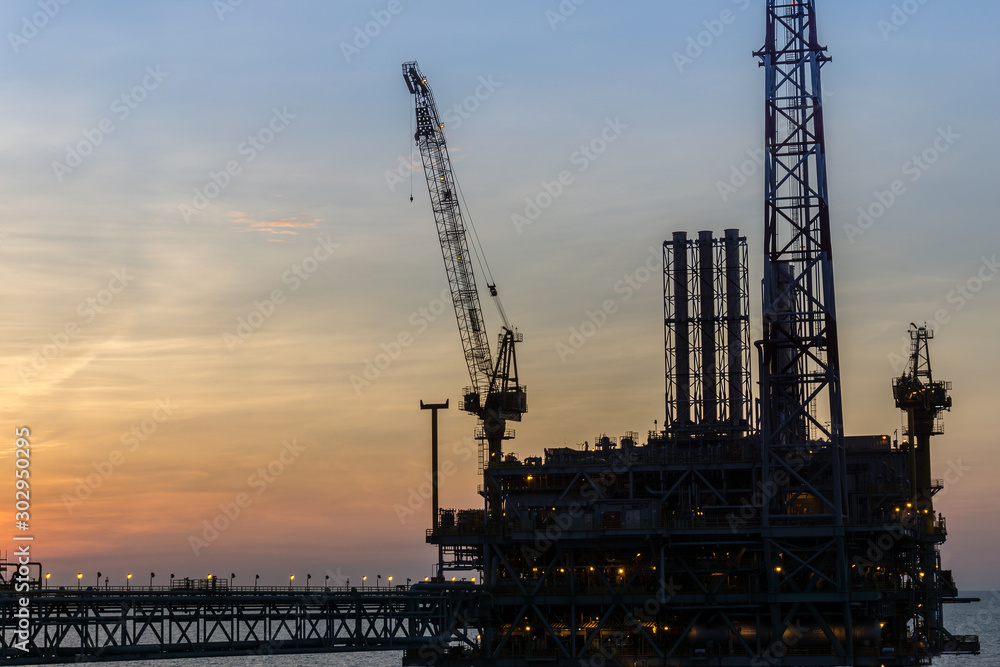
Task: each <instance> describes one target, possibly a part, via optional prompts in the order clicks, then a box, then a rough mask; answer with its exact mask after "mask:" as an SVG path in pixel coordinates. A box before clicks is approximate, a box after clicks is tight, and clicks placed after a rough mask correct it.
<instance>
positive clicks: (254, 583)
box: [253, 574, 260, 590]
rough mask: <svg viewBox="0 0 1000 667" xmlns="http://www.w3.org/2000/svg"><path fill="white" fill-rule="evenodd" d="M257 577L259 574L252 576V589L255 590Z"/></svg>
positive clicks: (258, 577)
mask: <svg viewBox="0 0 1000 667" xmlns="http://www.w3.org/2000/svg"><path fill="white" fill-rule="evenodd" d="M259 579H260V575H259V574H255V575H254V577H253V589H254V590H257V581H258V580H259Z"/></svg>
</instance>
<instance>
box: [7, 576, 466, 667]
mask: <svg viewBox="0 0 1000 667" xmlns="http://www.w3.org/2000/svg"><path fill="white" fill-rule="evenodd" d="M21 597H26V598H27V600H28V605H27V607H26V609H27V610H28V612H27V614H26V615H25V614H24V612H22V611H21V609H22V607H21V605H20V604H19V598H21ZM475 606H476V593H475V592H474V591H473V590H472V589H471V586H469V585H467V584H459V585H457V586H449V585H443V584H429V585H426V586H425V587H424V588H423V589H409V590H391V591H387V590H381V591H359V590H357V589H353V590H337V591H332V590H323V589H319V590H314V591H311V592H309V591H306V592H303V591H295V592H292V591H287V592H281V591H278V592H275V591H269V592H255V591H225V592H219V593H215V592H209V591H134V590H133V591H102V590H84V591H72V590H33V591H31V592H28V593H13V592H10V593H5V594H3V595H0V627H2V633H0V638H2V645H0V661H2V662H3V663H10V664H22V663H31V664H39V663H54V662H79V661H91V660H96V661H106V660H134V659H139V658H143V659H145V658H176V657H201V656H214V655H220V656H221V655H265V656H266V655H272V654H281V653H311V652H324V653H331V652H348V651H378V650H396V651H400V650H407V651H412V652H414V653H415V654H421V653H424V654H426V655H435V654H439V653H441V652H444V651H456V650H457V651H460V650H461V646H462V645H463V644H464V645H466V646H472V645H474V643H475V641H476V636H477V635H478V634H479V632H480V630H479V629H478V628H477V627H475V625H474V622H473V621H472V620H471V619H472V618H473V617H474V615H475V613H477V612H476V611H475ZM19 614H21V615H22V616H19ZM23 616H24V617H26V618H27V622H26V623H24V626H25V627H26V631H25V634H23V635H22V634H19V632H18V627H19V625H18V624H19V621H20V619H21V618H22V617H23Z"/></svg>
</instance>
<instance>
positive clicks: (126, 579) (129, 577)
mask: <svg viewBox="0 0 1000 667" xmlns="http://www.w3.org/2000/svg"><path fill="white" fill-rule="evenodd" d="M131 581H132V573H131V572H129V573H128V574H126V575H125V590H128V589H129V583H131Z"/></svg>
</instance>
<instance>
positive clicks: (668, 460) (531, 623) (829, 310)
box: [403, 0, 979, 667]
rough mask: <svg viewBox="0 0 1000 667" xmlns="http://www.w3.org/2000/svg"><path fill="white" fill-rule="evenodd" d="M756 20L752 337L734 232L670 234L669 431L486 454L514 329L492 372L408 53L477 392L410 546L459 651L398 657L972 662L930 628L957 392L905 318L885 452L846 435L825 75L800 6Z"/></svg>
mask: <svg viewBox="0 0 1000 667" xmlns="http://www.w3.org/2000/svg"><path fill="white" fill-rule="evenodd" d="M766 25H767V32H766V41H765V45H764V47H763V48H762V49H761V50H759V51H758V52H756V53H755V54H754V55H755V57H756V58H758V59H759V63H760V65H761V67H762V68H763V70H764V73H765V91H766V105H765V144H766V165H765V184H764V257H763V259H764V267H763V300H762V311H763V312H762V320H763V336H762V339H761V340H759V341H751V340H750V326H749V312H748V311H749V299H748V279H747V275H748V272H747V264H748V249H747V243H746V239H745V238H744V237H742V236H740V233H739V231H738V230H735V229H729V230H725V232H724V234H723V235H722V236H721V237H718V238H717V237H716V236H715V234H713V233H712V232H706V231H702V232H700V233H698V234H697V237H695V238H688V235H687V233H685V232H676V233H674V234H673V237H672V238H671V239H670V240H668V241H666V242H665V243H664V245H663V292H664V343H665V347H664V352H665V380H666V392H665V395H666V401H665V411H666V419H665V421H664V428H663V430H661V431H651V432H649V433H648V434H646V435H645V442H642V439H641V437H640V435H639V434H638V433H627V434H625V435H624V436H622V437H619V438H611V437H608V436H606V435H603V434H602V435H600V436H598V437H597V438H595V439H594V441H593V446H590V445H589V444H587V445H586V446H582V447H580V448H567V447H555V448H548V449H545V450H544V456H533V457H528V458H525V459H524V460H520V459H518V458H517V457H516V456H515V455H513V454H504V452H503V451H502V445H503V442H504V441H505V440H507V439H509V438H511V437H512V435H513V434H512V433H511V432H509V431H507V430H506V428H505V426H506V423H507V421H508V420H514V421H520V419H521V416H522V415H523V414H524V413H525V412H526V410H527V401H526V398H525V391H524V387H523V385H521V384H520V382H519V380H518V377H517V366H516V362H515V361H514V347H515V343H518V342H520V340H521V339H520V335H519V334H515V333H514V329H513V328H512V327H511V326H510V324H509V323H508V322H507V320H506V317H505V316H504V329H503V334H502V335H501V341H500V342H501V345H500V347H501V351H500V354H499V356H498V358H497V361H496V362H495V363H493V362H492V361H491V356H490V352H489V347H488V342H487V338H486V334H485V333H484V330H483V325H482V315H481V312H480V310H479V303H478V296H477V292H476V288H475V282H474V278H473V277H472V262H471V258H470V253H469V248H468V246H467V242H466V230H465V222H464V218H463V214H462V210H461V205H460V201H461V197H460V196H459V192H458V190H457V186H456V184H455V182H454V175H453V172H452V168H451V163H450V160H449V158H448V152H447V146H446V144H445V139H444V132H443V125H442V124H441V122H440V118H439V116H438V114H437V109H436V107H435V105H434V99H433V95H432V94H431V91H430V87H429V86H428V84H427V79H426V78H425V77H424V76H423V75H422V74H421V73H420V71H419V69H418V68H417V64H416V63H415V62H411V63H406V64H404V65H403V74H404V78H405V79H406V82H407V85H408V87H409V90H410V92H411V93H412V94H413V95H414V100H415V108H416V127H417V132H416V135H415V139H416V142H417V145H418V146H419V147H420V150H421V154H422V156H423V165H424V171H425V175H426V177H427V182H428V187H429V192H430V196H431V204H432V209H433V212H434V215H435V219H436V222H437V226H438V233H439V237H440V240H441V246H442V251H443V256H444V260H445V268H446V273H447V274H448V277H449V281H450V284H451V287H452V296H453V301H454V304H455V310H456V316H457V319H458V323H459V330H460V332H461V334H462V341H463V347H464V351H465V355H466V360H467V361H468V365H469V372H470V377H471V378H472V381H473V387H472V388H470V389H468V390H466V394H465V398H464V401H463V407H464V409H466V410H467V411H469V412H471V413H473V414H474V415H475V416H477V417H478V418H479V419H480V422H481V428H480V430H479V432H478V434H479V436H480V438H481V442H482V455H481V457H480V461H481V468H482V470H481V472H482V475H483V485H482V487H481V488H480V493H481V495H482V496H483V499H484V506H483V507H480V508H475V509H464V510H463V509H459V510H454V509H441V508H439V507H438V504H437V493H436V480H437V470H436V463H435V464H434V465H435V470H434V472H433V475H434V480H435V493H434V507H433V517H432V528H431V530H429V531H428V534H427V541H428V542H429V543H430V544H433V545H436V546H437V549H438V560H439V562H438V579H439V581H440V582H444V581H445V579H446V577H445V576H444V573H445V572H454V571H459V572H460V571H470V572H475V573H477V574H478V575H479V576H480V577H481V579H480V581H481V586H480V591H481V596H480V603H479V605H478V606H477V607H476V609H477V612H476V613H473V614H470V616H469V617H468V618H466V619H464V622H465V623H466V625H467V626H468V627H470V628H473V631H471V632H470V633H468V636H473V635H474V636H476V641H475V642H467V643H466V645H465V646H464V647H462V648H454V647H453V648H445V647H439V650H436V651H431V650H429V649H427V648H423V649H421V650H419V651H411V652H410V653H408V654H407V656H406V658H405V664H410V665H423V664H444V665H496V666H498V667H501V666H504V665H523V664H526V663H527V664H548V665H565V666H567V667H568V666H570V665H573V666H574V667H575V666H577V665H594V666H595V667H599V666H600V665H604V664H606V663H610V664H621V665H643V666H649V667H653V666H663V667H668V666H677V667H681V666H688V665H691V666H693V665H732V666H737V665H745V666H749V665H797V666H806V665H830V666H843V665H875V666H878V665H883V666H884V665H926V664H930V662H931V659H932V658H933V657H934V656H937V655H941V654H943V653H978V650H979V640H978V638H977V637H971V636H955V635H952V634H951V633H949V632H948V631H947V630H946V629H945V627H944V625H943V620H942V607H943V605H944V604H945V603H947V602H968V601H970V600H968V599H963V598H960V597H959V593H958V589H957V587H956V584H955V582H954V581H953V579H952V575H951V572H949V571H946V570H942V569H941V567H940V555H939V547H940V545H941V544H942V543H943V542H944V540H945V538H946V535H947V531H946V528H945V521H944V518H943V517H942V516H941V515H940V514H936V513H935V509H934V503H933V497H934V494H935V493H936V492H937V491H939V490H940V489H941V488H942V482H941V481H940V480H935V479H934V478H933V475H932V471H931V463H930V461H931V457H930V442H931V436H933V435H936V434H939V433H940V432H941V426H940V419H939V417H940V415H941V413H942V412H943V411H945V410H948V409H949V408H950V406H951V399H950V398H949V396H948V389H949V385H948V383H945V382H939V381H935V380H933V378H932V374H931V365H930V355H929V348H928V342H929V340H930V339H931V337H932V332H930V331H928V330H927V329H926V328H925V327H917V326H916V325H913V327H912V328H911V331H910V336H911V340H912V349H911V359H910V363H909V366H908V367H907V369H906V371H905V372H904V373H903V374H902V375H901V376H900V377H897V378H895V379H894V380H893V381H892V395H893V397H894V399H895V401H896V405H897V406H898V407H899V408H900V409H901V410H902V411H904V412H905V413H906V415H907V423H908V427H907V429H906V432H905V433H904V438H903V440H902V442H900V441H898V440H897V439H894V438H891V437H890V436H888V435H884V434H874V435H863V436H847V435H845V432H844V423H843V412H842V402H841V401H842V399H841V393H842V390H841V380H840V349H839V345H838V334H837V314H836V305H835V304H836V300H835V288H834V287H835V286H834V271H833V247H832V245H833V244H832V238H831V223H830V209H829V197H828V193H827V170H826V140H825V136H824V119H823V105H822V99H823V95H822V90H821V77H820V70H821V68H822V67H823V65H824V64H825V63H827V62H829V61H830V58H829V57H828V56H827V54H826V49H825V48H824V47H821V46H820V43H819V41H818V38H817V23H816V13H815V2H814V0H807V1H803V2H792V1H790V0H768V2H767V22H766ZM490 292H491V294H492V295H493V296H494V297H496V296H497V291H496V288H495V285H494V284H490ZM501 314H503V310H502V309H501ZM754 363H755V364H756V367H757V369H758V372H759V391H758V392H757V397H756V398H755V395H754V392H753V385H752V381H751V366H752V364H754ZM887 385H888V383H887ZM423 407H436V408H441V407H446V406H443V405H438V406H423ZM435 438H436V436H435ZM434 448H435V457H434V460H435V461H436V443H435V445H434Z"/></svg>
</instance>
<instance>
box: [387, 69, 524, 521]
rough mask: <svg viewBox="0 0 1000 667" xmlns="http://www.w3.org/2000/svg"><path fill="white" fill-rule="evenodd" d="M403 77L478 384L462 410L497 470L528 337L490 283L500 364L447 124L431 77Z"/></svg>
mask: <svg viewBox="0 0 1000 667" xmlns="http://www.w3.org/2000/svg"><path fill="white" fill-rule="evenodd" d="M403 79H404V80H405V81H406V85H407V87H408V88H409V90H410V93H411V94H412V95H413V99H414V109H415V114H416V132H415V133H414V135H413V138H414V140H415V141H416V145H417V146H418V147H419V148H420V157H421V160H422V162H423V166H424V176H425V177H426V179H427V191H428V193H429V194H430V201H431V209H432V210H433V212H434V221H435V223H436V225H437V233H438V240H439V241H440V243H441V255H442V257H443V258H444V268H445V273H446V274H447V276H448V285H449V287H450V289H451V300H452V304H453V305H454V307H455V318H456V319H457V320H458V332H459V335H460V336H461V339H462V348H463V350H464V352H465V362H466V364H467V365H468V368H469V377H470V379H471V380H472V385H471V386H470V387H468V388H466V389H465V391H464V396H463V401H462V409H463V410H465V411H466V412H470V413H472V414H473V415H475V416H476V417H478V418H479V419H480V420H481V422H482V430H481V433H480V434H479V435H480V438H481V439H484V440H486V442H487V445H488V453H489V456H488V458H487V460H486V461H485V463H484V467H494V466H495V465H497V464H498V463H499V462H500V460H501V458H502V445H503V441H504V440H507V439H509V438H511V437H512V436H511V435H510V434H509V433H508V432H507V421H508V420H510V421H518V422H519V421H521V415H523V414H524V413H525V412H527V401H526V397H525V390H524V386H522V385H521V384H520V383H519V382H518V377H517V358H516V355H515V352H514V345H515V343H519V342H521V341H522V339H523V338H522V335H521V334H519V333H517V332H516V331H515V330H514V328H513V327H511V326H510V323H509V322H508V321H507V317H506V314H505V313H504V311H503V307H502V305H501V304H500V301H499V296H498V292H497V288H496V284H495V283H487V285H488V287H489V291H490V296H491V297H493V299H494V301H495V302H496V303H497V308H498V310H499V311H500V317H501V318H502V319H503V329H502V331H501V333H500V339H499V350H498V353H497V358H496V361H493V359H492V357H491V355H490V345H489V340H488V339H487V336H486V331H485V325H484V323H483V313H482V308H481V307H480V304H479V290H478V289H477V287H476V277H475V274H474V271H473V264H472V256H471V254H470V252H469V236H468V234H467V231H466V225H465V219H464V216H463V213H462V206H461V205H460V199H461V195H460V192H459V190H458V187H457V184H456V181H455V175H454V172H453V170H452V166H451V158H450V157H449V155H448V145H447V142H446V141H445V136H444V123H442V122H441V118H440V116H439V115H438V110H437V105H436V104H435V102H434V95H433V93H432V92H431V88H430V86H428V85H427V78H426V77H425V76H423V74H421V73H420V69H419V68H418V67H417V63H416V62H407V63H403ZM491 495H492V494H490V493H489V490H487V505H488V506H489V507H490V509H491V511H495V510H498V509H499V508H498V507H493V504H491V503H490V502H489V501H490V496H491ZM497 504H498V502H497Z"/></svg>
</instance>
